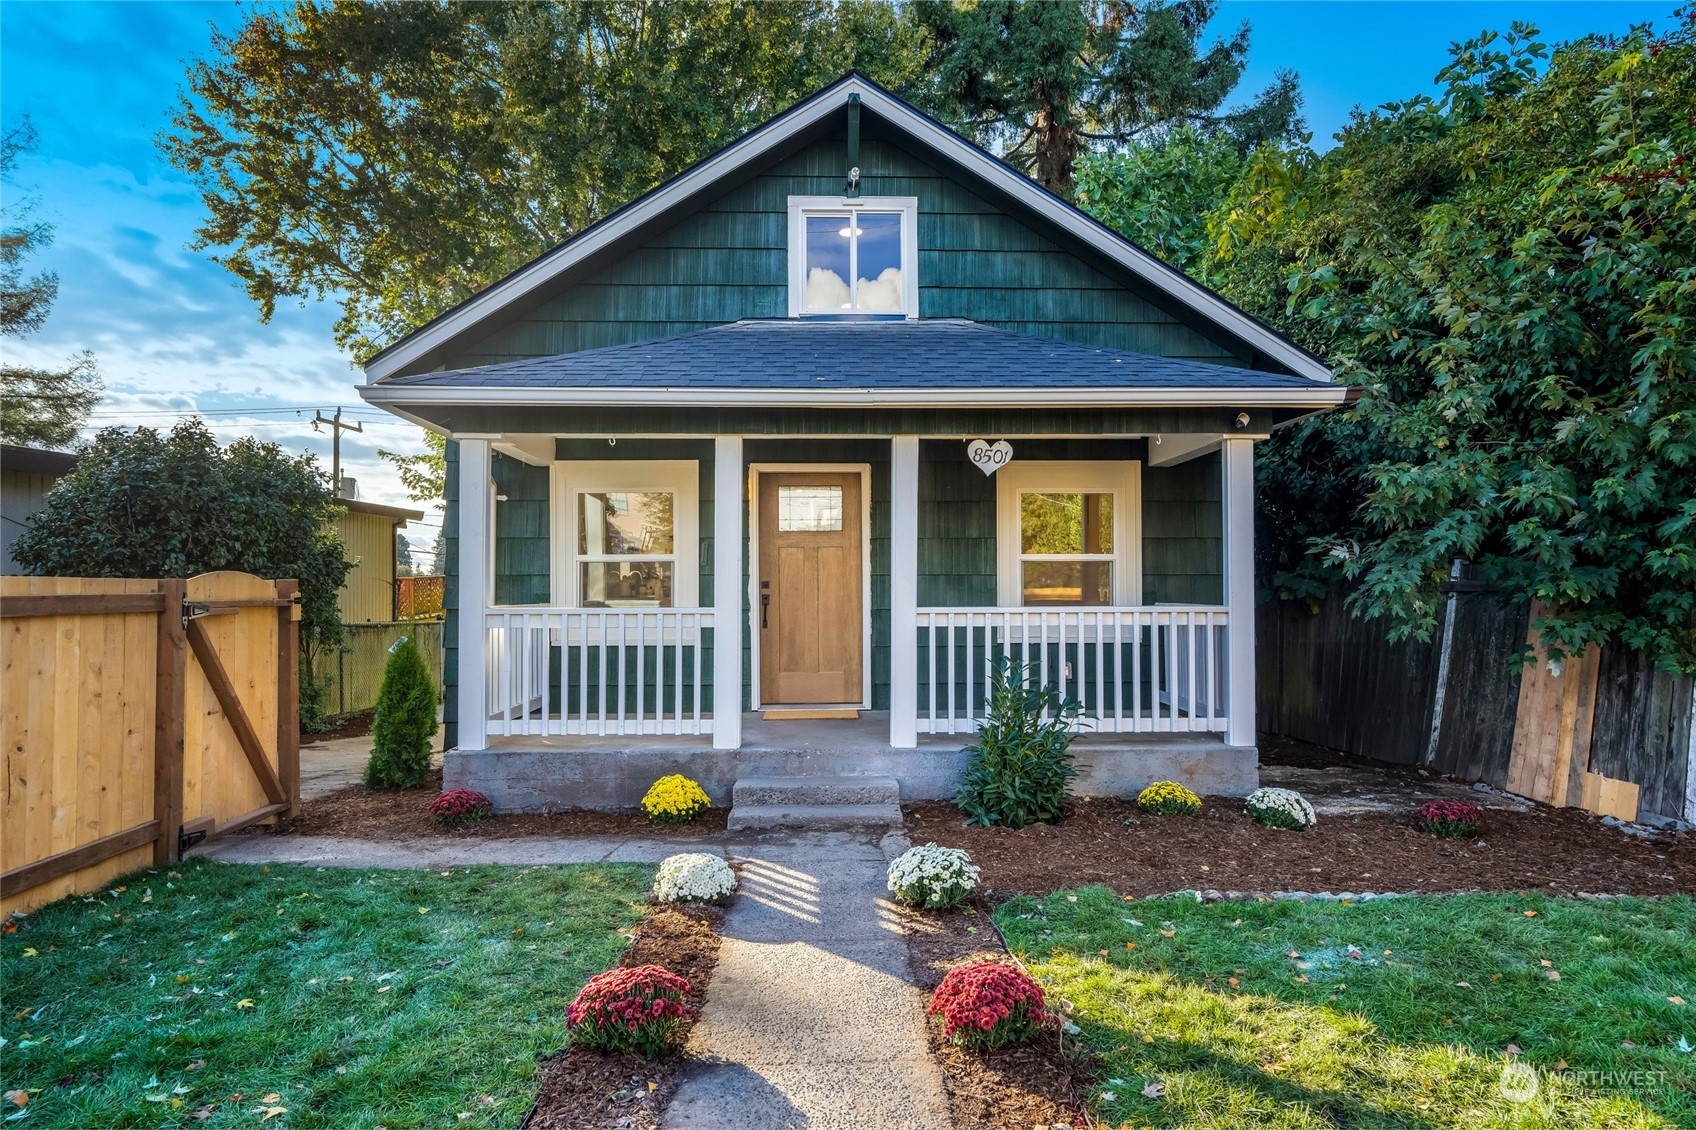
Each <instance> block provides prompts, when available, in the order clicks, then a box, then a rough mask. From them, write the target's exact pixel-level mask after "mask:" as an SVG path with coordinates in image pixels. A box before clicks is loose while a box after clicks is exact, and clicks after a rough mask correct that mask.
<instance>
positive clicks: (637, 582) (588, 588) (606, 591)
mask: <svg viewBox="0 0 1696 1130" xmlns="http://www.w3.org/2000/svg"><path fill="white" fill-rule="evenodd" d="M578 568H579V569H580V570H581V573H580V574H579V578H578V579H579V581H580V587H579V588H578V590H577V591H578V593H579V595H580V596H581V598H582V599H581V601H580V602H579V603H580V604H581V605H582V607H584V608H670V607H671V606H672V603H671V597H672V563H671V562H670V561H584V562H580V563H579V565H578Z"/></svg>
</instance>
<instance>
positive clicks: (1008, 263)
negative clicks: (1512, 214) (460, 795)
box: [361, 75, 1348, 807]
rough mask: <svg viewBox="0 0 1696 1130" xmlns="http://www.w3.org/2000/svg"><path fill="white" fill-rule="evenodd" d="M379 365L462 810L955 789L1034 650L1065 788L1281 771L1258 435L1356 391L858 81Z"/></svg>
mask: <svg viewBox="0 0 1696 1130" xmlns="http://www.w3.org/2000/svg"><path fill="white" fill-rule="evenodd" d="M612 128H617V127H616V123H615V124H614V125H613V127H612ZM365 368H366V373H367V377H368V383H367V384H366V385H365V386H363V388H362V389H361V394H362V395H363V396H364V397H365V399H366V400H367V401H369V402H370V403H372V404H376V405H380V406H382V407H384V408H387V409H388V410H390V411H392V412H395V413H396V414H397V415H400V416H403V417H404V418H406V419H409V420H413V421H415V422H419V423H422V424H424V425H426V426H428V427H431V428H434V429H436V430H438V431H440V432H442V433H444V434H446V435H447V436H448V437H449V438H450V439H451V440H452V441H453V442H451V443H450V444H449V446H448V460H449V463H448V503H447V517H446V523H447V525H446V529H447V536H448V539H449V541H448V547H449V548H448V558H449V581H448V601H447V603H448V612H449V624H448V635H447V647H448V649H449V652H448V657H447V674H446V683H447V702H446V717H447V719H448V722H449V736H448V742H449V745H450V746H451V747H453V748H452V749H451V751H450V752H449V753H448V755H447V759H446V776H447V785H448V787H454V786H456V785H464V786H470V787H475V788H478V789H480V790H482V791H484V792H486V793H489V794H490V795H491V796H493V797H494V798H495V800H496V803H497V805H500V806H502V807H544V806H553V807H559V806H562V805H616V804H633V803H635V801H636V799H637V798H638V797H639V796H640V795H641V792H642V790H643V789H644V788H646V786H647V785H648V784H649V783H650V782H651V781H652V780H653V779H654V778H655V777H657V776H659V775H661V774H662V773H668V772H676V771H682V772H686V773H689V774H690V775H692V776H695V777H697V778H699V779H700V780H701V781H702V783H703V784H705V785H706V787H707V789H708V791H709V792H710V793H711V794H712V795H713V797H714V799H715V801H721V802H722V801H723V800H724V799H725V797H726V796H727V795H728V793H729V791H730V785H731V784H732V783H733V782H734V781H735V780H736V779H737V778H738V777H742V776H749V775H760V774H821V773H846V774H887V775H890V776H894V777H897V778H899V779H900V781H901V787H902V792H903V795H905V796H909V797H940V796H948V795H951V794H952V791H953V788H954V785H955V781H956V779H957V776H958V773H959V771H960V768H961V766H962V765H963V763H964V762H963V755H962V754H961V752H960V747H961V745H962V743H963V742H964V741H967V740H969V738H968V736H967V735H969V734H970V733H971V732H972V730H973V728H974V725H975V723H976V721H977V719H979V718H981V717H982V715H983V712H984V705H985V703H984V698H985V695H984V692H985V686H986V681H987V672H988V666H989V663H988V661H989V660H991V659H994V658H997V657H1001V656H1006V655H1011V656H1013V657H1015V658H1017V659H1021V660H1028V661H1029V662H1031V663H1032V664H1034V665H1035V666H1036V667H1037V668H1038V675H1039V677H1040V678H1042V679H1043V680H1045V681H1047V682H1049V683H1054V684H1058V685H1060V686H1061V687H1062V688H1063V689H1064V691H1065V692H1066V693H1067V694H1069V695H1071V696H1074V697H1076V698H1078V699H1080V700H1081V701H1082V702H1083V704H1084V709H1085V714H1086V716H1087V723H1086V730H1087V731H1089V733H1090V737H1089V739H1088V741H1087V742H1086V743H1085V744H1084V745H1083V746H1082V747H1080V760H1081V761H1082V762H1084V763H1087V769H1086V771H1085V773H1084V776H1083V777H1081V778H1080V779H1079V781H1078V782H1077V787H1078V790H1079V791H1081V792H1085V793H1091V792H1093V793H1106V792H1123V791H1124V790H1126V789H1128V788H1132V787H1135V786H1137V785H1139V784H1142V783H1146V782H1147V781H1148V780H1150V779H1152V778H1156V777H1176V778H1180V779H1183V780H1185V781H1187V782H1188V783H1190V784H1191V785H1192V786H1194V787H1196V788H1197V789H1198V791H1204V792H1235V793H1242V792H1247V791H1248V790H1250V789H1252V788H1253V787H1254V786H1255V784H1256V782H1257V777H1258V770H1257V763H1256V751H1255V728H1254V701H1255V699H1254V691H1255V687H1254V678H1255V669H1254V642H1253V641H1254V577H1253V562H1254V558H1253V546H1252V539H1253V528H1254V515H1253V512H1252V511H1253V505H1254V444H1255V442H1256V441H1257V440H1262V439H1265V438H1266V437H1267V436H1268V435H1269V434H1270V433H1271V431H1272V430H1273V429H1274V428H1277V427H1280V426H1283V425H1285V424H1288V423H1290V422H1292V421H1294V420H1297V419H1300V418H1302V417H1304V416H1308V415H1311V414H1313V413H1315V412H1320V411H1324V410H1326V409H1327V408H1329V407H1332V406H1334V405H1337V404H1340V403H1343V402H1344V401H1345V399H1346V398H1347V394H1348V390H1347V389H1345V388H1344V387H1342V386H1340V385H1336V384H1333V383H1332V381H1331V373H1330V371H1329V370H1328V369H1327V368H1326V366H1325V365H1324V363H1323V362H1321V361H1320V360H1318V359H1317V358H1315V357H1313V356H1312V355H1310V354H1308V353H1306V352H1305V351H1303V350H1302V349H1300V348H1298V347H1297V346H1296V345H1294V344H1292V343H1291V342H1290V341H1288V340H1286V339H1285V338H1283V337H1281V336H1279V335H1278V334H1277V333H1275V332H1273V331H1272V330H1270V329H1268V328H1267V327H1266V326H1264V325H1262V324H1261V323H1259V322H1257V321H1255V320H1254V319H1253V318H1251V317H1249V316H1248V315H1246V314H1244V313H1243V312H1242V311H1240V310H1238V309H1236V308H1235V307H1233V306H1231V305H1230V304H1229V303H1227V302H1225V301H1224V300H1222V299H1220V298H1219V297H1218V296H1217V295H1214V294H1213V293H1211V292H1210V291H1208V290H1206V289H1205V288H1203V287H1201V286H1200V285H1198V284H1197V283H1195V282H1193V281H1191V280H1190V279H1188V278H1186V277H1185V276H1183V275H1182V274H1180V273H1179V272H1177V271H1175V270H1173V269H1171V268H1170V267H1167V266H1165V265H1164V264H1162V263H1161V262H1160V261H1158V260H1157V259H1155V258H1154V257H1152V256H1151V255H1149V254H1148V253H1147V252H1145V251H1143V250H1142V249H1140V248H1138V247H1136V246H1135V245H1133V244H1131V243H1129V242H1127V241H1126V240H1124V239H1123V238H1121V237H1120V236H1118V235H1117V234H1115V233H1113V232H1112V231H1110V230H1108V229H1107V228H1105V227H1103V226H1102V225H1101V224H1099V223H1097V222H1096V221H1094V220H1093V219H1091V218H1090V217H1089V216H1087V215H1085V214H1084V213H1082V212H1080V211H1078V210H1077V209H1075V208H1073V207H1072V206H1071V205H1069V204H1067V203H1065V202H1064V201H1062V200H1060V199H1059V198H1057V197H1055V196H1053V195H1051V194H1049V193H1047V192H1045V191H1044V190H1043V189H1041V188H1039V187H1038V186H1037V185H1035V184H1034V183H1032V182H1031V181H1030V180H1029V179H1027V178H1025V177H1023V176H1021V175H1020V174H1018V173H1017V172H1015V171H1014V170H1012V169H1010V168H1008V167H1007V166H1006V165H1005V164H1003V163H1001V162H1000V161H998V160H996V159H995V158H994V157H993V156H991V155H990V154H988V153H986V152H984V151H983V150H981V149H978V148H977V147H975V146H973V145H972V144H970V143H969V142H967V141H965V140H963V139H962V138H960V137H959V136H957V135H956V134H954V133H952V132H950V131H948V130H947V129H945V128H943V127H942V126H940V125H938V124H937V123H936V122H935V121H933V120H932V119H930V118H928V117H926V116H924V115H923V114H921V113H919V112H918V111H916V110H914V109H913V108H912V107H911V106H908V105H907V104H905V103H903V102H901V101H900V100H898V99H896V98H895V97H893V96H892V95H890V94H889V93H888V92H886V91H884V90H883V89H881V88H880V87H878V86H876V85H875V84H873V83H871V82H870V81H868V80H866V79H864V78H862V77H860V76H857V75H851V76H849V77H847V78H845V79H843V80H842V81H840V82H838V83H836V84H835V85H833V86H831V87H830V88H828V89H827V90H825V91H823V92H822V93H820V94H818V95H816V96H814V97H812V98H810V99H808V100H806V101H805V102H802V103H800V104H799V105H797V106H795V107H794V108H792V109H791V110H789V111H787V112H786V113H784V114H781V115H779V116H778V117H776V118H774V119H772V120H771V121H770V122H767V123H766V124H765V125H763V126H761V127H760V128H758V129H756V130H754V131H752V132H751V133H749V134H748V135H746V136H745V137H743V138H742V139H741V140H739V141H737V142H736V143H735V144H733V145H731V146H729V147H728V148H726V149H724V150H722V151H721V152H719V153H718V154H716V155H714V156H712V157H710V158H708V159H707V160H705V161H702V162H701V163H699V164H697V165H695V166H694V167H692V168H691V169H689V170H688V171H686V172H684V173H683V174H681V175H680V176H678V177H676V178H674V179H673V180H671V181H668V182H667V183H665V184H664V185H661V186H660V187H659V188H657V189H655V190H654V191H653V192H651V193H649V194H648V195H647V196H645V197H643V198H642V199H640V200H638V201H636V202H634V203H633V204H631V205H629V206H627V207H625V208H622V209H620V210H619V211H617V212H615V213H613V214H612V215H611V216H609V217H608V218H607V219H605V220H603V221H602V222H600V223H599V224H596V225H595V226H594V227H592V228H589V229H588V230H586V231H584V232H582V233H581V234H579V235H578V236H576V237H575V238H573V239H572V240H570V241H569V242H567V243H565V244H563V245H562V246H560V247H558V248H556V249H555V250H553V251H551V252H549V253H548V254H546V255H544V256H543V257H541V258H540V259H538V260H536V261H535V262H534V263H531V264H530V265H529V266H527V267H524V268H522V269H520V270H519V271H517V272H515V273H513V274H512V275H510V276H508V277H507V278H506V279H504V280H502V281H501V282H499V283H497V284H495V285H494V286H491V287H490V288H488V289H487V290H485V291H483V292H482V293H481V294H478V295H477V296H475V297H474V298H471V299H469V300H468V301H466V302H464V303H462V304H461V305H459V306H458V307H456V308H454V309H453V310H451V311H449V312H447V313H446V314H444V315H442V316H441V317H439V318H437V319H436V320H435V321H433V322H431V323H430V324H429V325H427V326H425V327H423V328H422V329H420V330H418V331H417V332H415V333H413V334H411V335H409V336H408V337H406V338H404V339H402V340H401V341H399V342H397V343H395V344H394V345H392V346H390V347H389V348H388V349H386V350H384V351H383V352H382V353H380V354H378V355H377V356H376V357H374V358H372V359H371V360H370V361H369V362H367V364H366V367H365ZM750 712H763V713H762V714H754V713H750ZM786 715H787V716H788V717H790V718H793V717H795V716H797V715H810V716H812V717H813V718H815V719H817V718H818V717H820V716H827V715H835V716H837V717H836V718H834V719H832V720H829V721H812V722H809V723H808V724H807V725H806V726H799V725H797V723H795V722H793V721H788V720H785V716H786Z"/></svg>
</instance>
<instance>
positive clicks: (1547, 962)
mask: <svg viewBox="0 0 1696 1130" xmlns="http://www.w3.org/2000/svg"><path fill="white" fill-rule="evenodd" d="M1537 964H1538V965H1541V966H1542V967H1543V968H1544V969H1548V968H1551V967H1552V966H1553V965H1554V964H1555V963H1554V962H1552V961H1550V960H1548V959H1547V958H1544V959H1542V960H1540V961H1538V962H1537Z"/></svg>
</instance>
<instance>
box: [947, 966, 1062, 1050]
mask: <svg viewBox="0 0 1696 1130" xmlns="http://www.w3.org/2000/svg"><path fill="white" fill-rule="evenodd" d="M1042 1006H1043V999H1042V986H1041V985H1039V984H1037V983H1036V982H1035V981H1034V980H1032V979H1031V976H1030V974H1028V973H1026V972H1025V971H1024V970H1023V969H1020V968H1019V967H1018V966H1016V965H1014V964H1012V963H1011V962H1006V961H970V962H967V963H966V964H964V965H956V966H955V967H954V968H952V969H950V970H949V971H948V975H947V976H945V977H943V979H942V984H940V985H938V986H937V987H936V992H935V993H934V994H933V995H932V996H931V998H930V1008H929V1010H928V1012H929V1015H930V1016H932V1017H933V1018H937V1019H939V1020H940V1022H941V1024H942V1034H943V1036H945V1037H946V1038H948V1039H950V1040H952V1041H954V1042H955V1043H956V1044H960V1045H962V1046H964V1047H968V1048H1000V1047H1005V1046H1007V1045H1008V1044H1022V1043H1024V1042H1025V1041H1026V1040H1028V1039H1030V1038H1031V1037H1032V1036H1035V1035H1036V1034H1037V1032H1038V1030H1039V1029H1040V1028H1041V1027H1042V1026H1043V1025H1044V1024H1051V1023H1053V1022H1054V1020H1055V1018H1054V1017H1053V1016H1052V1015H1051V1014H1050V1013H1048V1012H1046V1011H1044V1009H1043V1007H1042Z"/></svg>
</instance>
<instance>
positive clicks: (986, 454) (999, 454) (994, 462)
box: [966, 439, 1013, 475]
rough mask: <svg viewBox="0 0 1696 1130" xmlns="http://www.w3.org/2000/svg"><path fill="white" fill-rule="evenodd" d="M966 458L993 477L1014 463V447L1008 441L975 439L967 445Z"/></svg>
mask: <svg viewBox="0 0 1696 1130" xmlns="http://www.w3.org/2000/svg"><path fill="white" fill-rule="evenodd" d="M966 456H967V458H969V459H970V460H971V461H972V462H973V463H975V464H976V465H977V468H978V470H980V471H982V472H983V473H984V474H986V475H993V474H995V472H997V471H999V470H1001V468H1003V467H1005V466H1007V464H1009V463H1011V462H1012V461H1013V445H1012V444H1010V443H1008V442H1007V441H1006V440H1004V439H1001V440H996V441H995V442H994V443H990V442H989V441H988V440H982V439H974V440H973V441H972V442H971V443H968V444H967V445H966Z"/></svg>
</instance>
